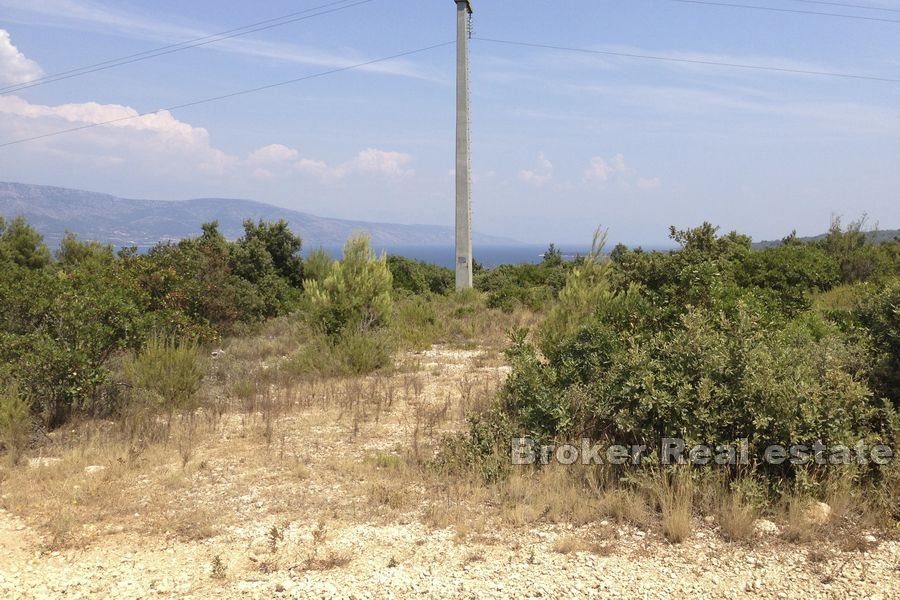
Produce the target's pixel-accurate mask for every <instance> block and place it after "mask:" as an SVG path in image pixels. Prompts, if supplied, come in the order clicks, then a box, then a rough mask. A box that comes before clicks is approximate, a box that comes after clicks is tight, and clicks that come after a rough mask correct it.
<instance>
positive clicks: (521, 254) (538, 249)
mask: <svg viewBox="0 0 900 600" xmlns="http://www.w3.org/2000/svg"><path fill="white" fill-rule="evenodd" d="M324 248H325V251H326V252H328V254H329V256H331V257H332V258H340V257H341V252H342V248H341V247H340V246H324ZM313 249H314V248H304V251H303V253H304V255H305V254H307V253H308V252H309V251H310V250H313ZM546 250H547V246H546V245H542V246H531V245H522V246H475V247H474V248H473V249H472V256H473V257H474V258H475V260H476V261H478V262H479V263H481V264H482V265H483V266H484V267H485V268H488V269H490V268H493V267H496V266H498V265H506V264H522V263H531V264H536V263H539V262H541V259H542V258H543V255H544V252H545V251H546ZM559 250H560V252H562V254H563V257H564V258H566V259H571V258H575V256H577V255H579V254H581V255H584V254H587V253H588V252H590V250H591V249H590V247H589V246H560V247H559ZM375 252H376V253H378V254H381V253H382V252H386V253H387V254H394V255H398V256H405V257H406V258H412V259H414V260H421V261H424V262H427V263H431V264H435V265H440V266H442V267H447V268H448V269H452V268H453V266H454V261H453V255H454V252H453V248H452V247H450V246H446V247H445V246H386V247H378V246H376V247H375Z"/></svg>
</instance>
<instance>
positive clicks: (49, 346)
mask: <svg viewBox="0 0 900 600" xmlns="http://www.w3.org/2000/svg"><path fill="white" fill-rule="evenodd" d="M861 225H862V224H861V223H851V224H850V225H849V226H847V227H843V226H842V225H841V223H840V222H838V221H836V222H835V223H834V225H833V227H832V229H831V231H830V232H829V234H828V235H827V236H826V237H825V238H824V239H822V240H820V241H816V242H815V243H801V242H799V241H798V240H797V239H796V238H795V237H794V236H791V237H788V238H786V239H785V240H784V241H783V243H782V244H781V245H779V246H777V247H770V248H765V249H762V250H753V249H751V243H750V239H749V238H747V237H745V236H742V235H739V234H737V233H729V234H726V235H720V234H719V233H718V232H717V231H716V229H715V228H714V227H712V226H711V225H709V224H703V225H702V226H700V227H697V228H695V229H689V230H685V231H679V230H675V229H674V228H673V229H672V230H671V232H670V234H671V237H672V239H673V240H674V241H675V242H677V244H678V245H679V248H678V249H677V250H674V251H671V252H645V251H642V250H640V249H628V248H625V247H622V246H619V247H616V248H613V249H612V251H611V252H610V253H609V254H605V253H604V252H603V243H604V235H603V234H602V233H598V236H597V238H596V239H595V241H594V250H593V251H592V252H591V253H590V254H589V255H587V256H584V257H580V258H578V259H577V260H574V261H564V260H562V258H561V257H560V255H559V253H558V252H556V251H555V249H553V248H552V247H551V248H550V250H549V251H548V252H547V254H546V255H545V258H544V261H543V263H541V264H537V265H505V266H501V267H498V268H496V269H493V270H483V269H482V270H479V271H478V272H477V274H476V289H475V290H469V291H466V292H463V293H455V292H453V291H452V287H453V275H452V273H451V272H450V271H449V270H447V269H443V268H440V267H436V266H433V265H427V264H423V263H418V262H416V261H412V260H409V259H405V258H402V257H396V256H390V257H377V256H375V255H374V254H373V253H372V251H371V249H370V248H369V245H368V243H367V241H366V240H365V238H356V239H351V240H349V241H348V242H347V245H346V247H345V250H344V255H343V257H342V258H340V259H338V260H331V259H330V258H328V257H327V255H325V254H324V253H323V252H314V253H312V254H311V255H310V256H309V257H308V258H307V259H305V260H301V259H300V258H299V250H300V247H301V240H300V239H298V238H297V237H296V236H295V235H293V234H292V233H291V232H290V231H289V229H288V228H287V226H286V225H285V224H284V223H283V222H282V223H274V224H273V223H264V222H260V223H253V222H250V221H248V222H247V223H246V224H245V235H244V236H243V237H242V238H240V239H239V240H237V241H234V242H229V241H227V240H225V239H224V238H223V237H222V236H221V235H220V234H219V233H218V231H217V228H216V225H215V224H214V223H212V224H208V225H205V226H204V227H203V231H202V233H201V235H199V236H198V237H196V238H194V239H190V240H185V241H182V242H178V243H167V244H160V245H158V246H156V247H155V248H153V249H152V250H151V251H150V252H148V253H147V254H143V255H142V254H138V253H136V252H134V251H133V250H127V249H126V250H122V251H119V252H114V251H113V250H112V249H111V248H109V247H104V246H100V245H97V244H94V243H90V242H82V241H79V240H76V239H75V238H73V237H68V238H66V240H65V241H64V242H63V243H62V245H61V246H60V248H59V249H58V250H56V251H55V252H54V253H51V251H50V250H49V249H48V248H46V247H45V246H44V245H43V243H42V241H41V238H40V236H39V235H37V234H36V233H35V232H34V231H33V230H32V229H31V228H30V227H29V226H28V225H27V223H25V222H23V221H21V220H14V221H11V222H0V358H2V366H0V442H2V446H3V448H4V450H5V452H4V456H3V460H4V461H5V463H6V464H5V465H4V466H3V467H2V471H0V486H2V491H3V493H2V502H3V505H4V506H5V507H6V508H7V509H9V510H12V511H15V512H17V513H19V514H21V515H22V516H24V517H25V518H28V519H32V520H33V522H34V523H35V524H36V525H38V526H41V527H43V528H44V529H45V530H46V531H47V532H48V534H49V535H50V537H51V539H52V540H54V543H55V544H57V545H60V546H64V545H66V544H72V543H77V542H76V540H78V539H82V538H79V537H78V535H77V534H76V532H78V531H82V529H83V528H80V527H79V526H80V525H83V523H84V522H85V521H90V522H91V523H92V524H93V525H94V526H96V527H100V526H101V525H102V524H103V519H104V518H105V516H110V515H114V516H115V517H116V518H117V519H121V518H124V515H130V514H132V513H135V514H137V513H141V514H142V515H143V516H142V517H141V519H140V523H141V524H137V523H135V524H133V525H134V527H135V528H136V529H137V530H142V529H141V528H142V527H149V528H151V529H154V528H155V529H154V530H160V528H162V529H164V530H167V531H174V532H175V533H176V534H177V535H178V536H181V537H182V538H184V539H196V538H197V537H200V538H203V537H210V536H214V535H216V533H217V531H218V530H219V528H221V527H223V526H225V525H227V524H228V523H227V516H226V515H227V514H228V512H227V511H225V510H221V511H219V510H216V511H210V510H208V509H204V508H202V507H200V506H197V505H194V504H192V502H191V495H190V494H189V493H187V492H185V493H182V491H184V490H186V489H187V488H190V487H192V486H194V485H197V482H198V481H204V482H206V483H205V484H208V485H209V486H214V485H225V484H224V483H222V482H221V481H220V479H221V478H222V477H224V476H223V475H221V474H220V473H219V472H218V471H215V474H214V472H213V471H211V470H210V469H211V467H210V465H211V464H213V463H214V462H215V461H216V460H225V458H223V457H225V456H226V455H227V456H231V458H233V459H234V460H232V461H231V462H230V463H229V464H231V465H234V464H240V465H243V467H241V468H247V469H248V470H249V469H251V467H252V469H254V470H253V473H257V475H258V471H256V470H255V469H256V468H257V467H258V466H265V465H269V466H272V468H274V469H275V471H276V475H273V476H272V477H275V478H276V479H277V482H275V483H273V484H272V485H273V486H275V487H276V488H277V489H278V491H279V493H280V494H284V495H285V497H292V494H293V492H292V491H290V490H291V489H292V488H291V486H303V485H305V483H304V482H308V481H309V480H311V479H314V478H316V476H317V473H316V472H315V471H314V470H313V469H323V470H326V471H328V472H329V473H332V474H333V476H334V477H336V478H338V480H340V481H341V482H343V483H342V485H344V487H343V488H342V490H343V491H342V496H341V497H323V498H320V501H319V503H318V504H316V503H315V502H313V503H312V504H308V505H306V506H305V507H304V509H305V510H309V511H313V510H314V511H318V512H319V513H321V514H332V516H334V515H337V514H338V512H339V510H340V509H342V508H346V509H347V510H348V511H350V512H351V513H352V514H353V515H354V518H358V519H359V518H366V519H391V518H396V517H397V516H398V515H409V514H411V513H412V514H414V515H415V518H417V519H420V520H421V521H422V522H424V523H426V524H428V525H429V526H432V527H437V528H443V527H447V526H452V527H454V528H455V530H456V532H457V537H458V538H459V539H460V540H465V539H467V538H473V537H479V536H485V535H487V533H488V531H489V530H490V529H491V527H489V525H491V526H496V525H503V526H508V527H517V526H521V525H527V524H532V523H537V522H551V523H574V524H576V525H582V524H585V523H589V522H593V521H600V520H605V519H609V520H613V521H616V522H621V523H629V524H631V525H634V526H637V527H639V528H642V529H646V530H658V531H659V532H660V533H661V534H662V535H663V536H664V537H665V538H666V539H668V540H669V541H671V542H681V541H683V540H685V539H686V538H688V537H689V536H690V535H691V531H692V523H693V522H694V521H696V519H698V518H701V517H706V518H708V519H711V521H713V522H715V523H716V525H717V527H718V528H719V529H720V531H721V533H722V535H723V537H725V538H726V539H729V540H734V541H741V540H745V539H747V538H748V537H749V536H750V535H751V534H752V533H753V530H754V523H755V521H756V520H757V519H758V518H759V517H761V516H767V517H769V518H773V519H775V520H778V521H782V522H783V523H784V535H785V537H786V538H789V539H792V540H794V541H804V540H807V539H811V538H813V537H815V536H816V535H819V534H820V533H822V532H827V531H832V530H834V529H836V528H837V529H840V530H841V531H845V532H846V531H848V530H849V529H848V528H851V529H852V531H855V532H857V533H858V531H860V527H859V526H860V524H864V525H865V527H868V528H879V530H883V531H885V532H890V531H891V530H896V527H897V523H898V520H900V504H898V499H897V496H896V490H897V489H900V464H898V462H897V461H894V462H891V463H890V464H887V465H876V464H853V465H843V464H842V465H817V464H814V463H812V464H806V465H794V464H791V463H789V462H785V463H782V464H780V465H771V464H765V463H763V462H760V461H754V462H753V463H752V464H751V465H749V466H733V467H720V466H707V467H691V466H689V465H678V466H670V467H666V466H661V465H658V464H644V465H609V464H602V465H595V466H594V465H591V466H586V465H572V466H562V465H547V466H544V467H541V466H514V465H512V464H511V463H510V460H509V451H510V440H511V439H512V438H514V437H519V436H529V437H531V438H533V439H534V440H536V441H537V442H538V443H546V444H551V443H563V442H567V441H572V440H578V439H581V438H586V437H589V438H591V439H594V440H597V441H599V442H603V441H607V442H609V443H622V444H646V445H648V446H650V447H658V445H659V440H660V439H661V438H664V437H680V438H683V439H684V440H685V441H686V442H687V443H688V444H693V443H710V444H729V443H735V442H737V441H738V440H740V439H744V438H746V439H747V440H749V445H750V450H751V453H752V454H753V456H757V453H758V452H759V451H760V450H761V449H762V448H764V447H765V446H766V445H768V444H772V443H781V444H788V445H789V444H808V445H812V444H813V443H814V442H816V441H821V442H823V443H824V444H827V445H829V446H834V445H836V444H844V445H846V446H848V447H850V448H852V447H854V445H855V444H856V443H857V442H858V441H860V440H864V441H866V442H867V443H870V444H872V443H884V444H888V445H892V446H893V447H895V448H896V447H897V443H898V441H900V439H898V435H900V417H898V409H900V241H898V240H893V241H890V242H884V243H878V244H872V243H867V242H866V240H865V236H864V234H863V232H862V231H861ZM432 348H438V349H441V350H440V351H441V352H445V353H449V354H448V355H449V356H455V355H453V353H462V355H465V356H466V357H468V358H466V360H467V361H469V362H466V363H465V364H463V363H458V362H457V363H454V362H452V361H451V362H450V363H448V365H449V366H448V365H442V363H441V361H440V360H437V359H435V358H434V357H433V356H432V355H430V354H429V352H434V351H433V350H432ZM465 353H469V354H465ZM441 356H443V355H441ZM505 364H508V365H509V368H506V367H504V365H505ZM460 365H462V366H460ZM400 406H402V410H401V409H400V408H398V407H400ZM389 414H390V415H394V417H393V418H394V421H392V423H393V422H395V421H396V422H398V423H400V429H399V430H394V429H390V428H389V426H388V424H387V415H389ZM397 415H399V416H397ZM398 419H399V420H398ZM330 423H335V424H338V425H340V428H339V429H338V430H335V433H334V436H335V439H323V438H322V436H327V432H328V431H329V427H330V425H329V424H330ZM382 423H384V428H385V429H384V432H382V434H380V437H378V436H375V437H376V438H378V439H377V440H376V441H378V443H379V444H381V445H380V446H378V445H375V446H374V447H373V446H372V445H369V446H366V445H365V443H364V441H363V440H360V441H359V443H360V444H362V446H363V447H365V448H366V449H365V450H364V451H361V452H359V453H357V455H356V456H355V457H354V460H351V459H349V458H347V456H346V455H345V454H340V453H335V451H334V448H335V447H339V449H340V450H341V452H344V453H346V452H347V451H349V450H348V449H349V448H351V447H352V444H353V443H354V440H357V436H358V435H360V432H361V431H363V430H365V431H368V432H369V434H370V435H374V434H372V431H373V429H372V427H373V426H374V425H373V424H382ZM393 426H394V425H391V426H390V427H393ZM313 428H315V432H316V434H315V435H316V436H318V437H314V436H312V433H311V432H312V431H313ZM304 432H305V434H304ZM348 434H349V436H350V439H349V440H348V439H346V438H345V437H344V436H347V435H348ZM304 436H305V437H304ZM337 437H340V438H341V439H340V440H337ZM342 444H343V445H342ZM373 444H374V442H373ZM329 448H330V450H331V453H329V452H330V451H329ZM317 452H319V454H316V453H317ZM313 454H316V456H317V458H316V459H315V460H314V459H312V458H311V456H312V455H313ZM50 459H53V461H52V462H50V463H47V461H48V460H50ZM229 460H230V459H229ZM29 461H31V462H32V463H33V464H38V465H41V464H46V465H47V466H44V467H41V468H37V469H35V468H30V467H29V466H28V463H29ZM42 461H43V462H42ZM235 461H238V462H237V463H236V462H235ZM170 463H171V464H172V465H176V466H177V468H168V467H167V468H166V469H163V470H162V471H159V470H158V469H157V470H154V466H155V465H161V464H162V465H169V464H170ZM91 465H99V466H102V467H103V473H102V475H101V476H99V477H86V476H85V475H84V468H85V467H89V466H91ZM254 476H256V475H254ZM266 477H268V476H266ZM154 478H155V479H154ZM76 482H77V483H76ZM217 482H218V483H217ZM229 485H232V484H231V483H229ZM235 485H236V484H235ZM73 486H74V487H73ZM142 486H143V487H142ZM132 487H133V488H134V489H138V488H139V489H141V490H142V494H144V495H142V496H141V498H140V500H139V499H138V498H137V497H131V496H129V495H128V494H129V492H128V490H129V489H131V488H132ZM229 489H230V488H229ZM210 493H211V492H210ZM217 493H219V494H220V495H221V490H219V491H218V492H217ZM146 494H149V495H150V496H152V497H153V498H155V499H156V500H155V501H156V502H157V503H160V504H158V505H157V506H156V508H155V509H154V508H153V506H150V507H148V505H147V501H146V497H147V495H146ZM235 494H239V492H237V491H235ZM345 495H349V497H345ZM354 498H356V499H359V498H362V499H363V500H364V501H363V508H362V509H361V508H360V505H359V503H358V502H356V501H355V500H354ZM815 501H824V502H826V503H827V504H828V505H829V507H830V508H829V510H830V513H829V517H828V519H819V520H815V519H813V520H812V521H810V519H811V517H810V512H809V507H810V506H811V505H812V504H811V503H813V502H815ZM223 502H224V501H223ZM284 510H285V511H288V509H287V508H284ZM291 510H297V509H296V507H295V508H293V509H291ZM360 510H363V512H364V515H362V516H361V515H360V512H359V511H360ZM154 511H155V512H154ZM404 518H406V517H404ZM160 523H162V525H161V524H160ZM323 527H324V526H323ZM323 535H324V534H323ZM87 537H88V538H89V537H90V536H87ZM850 538H852V539H855V540H857V541H858V540H859V539H860V536H859V535H857V534H853V535H852V536H850ZM850 538H848V539H850ZM272 539H273V540H274V541H272V544H273V545H274V546H278V544H279V543H280V538H279V537H278V535H277V528H276V534H272ZM614 542H615V540H614V539H611V538H610V539H607V538H603V537H601V538H598V539H591V540H585V539H579V538H577V537H572V536H569V537H567V538H565V539H560V540H558V541H557V542H556V547H555V550H556V551H557V552H559V553H561V554H566V553H570V552H578V551H593V552H596V553H598V554H607V553H610V552H613V551H614ZM859 543H862V542H859ZM316 552H318V551H315V552H313V550H310V556H309V557H308V558H307V562H306V563H304V564H308V565H311V566H310V568H311V569H312V568H313V566H315V568H330V567H329V566H328V565H340V564H342V561H343V562H345V561H344V558H343V557H341V556H338V555H328V554H325V555H322V554H317V553H316ZM273 553H274V551H273ZM472 560H473V561H477V560H478V558H477V557H474V558H473V559H472ZM222 569H224V567H222V566H221V565H220V566H219V567H218V568H217V569H216V573H220V574H221V573H224V571H223V570H222ZM223 576H224V575H223Z"/></svg>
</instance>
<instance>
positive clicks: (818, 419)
mask: <svg viewBox="0 0 900 600" xmlns="http://www.w3.org/2000/svg"><path fill="white" fill-rule="evenodd" d="M670 236H671V238H672V239H673V240H674V241H675V242H676V243H678V245H679V248H678V249H677V250H674V251H671V252H644V251H642V250H641V249H634V250H631V249H628V248H625V247H623V246H619V247H616V248H615V249H614V250H613V251H612V253H611V254H610V255H608V256H606V255H604V254H603V253H602V251H601V249H602V246H603V242H604V237H605V236H604V235H603V234H602V233H599V232H598V235H597V236H596V237H595V240H594V247H593V251H592V252H591V254H590V255H589V256H587V257H585V258H584V259H582V260H580V261H578V262H577V263H575V264H572V265H571V266H570V268H569V269H568V271H567V276H566V281H565V285H564V287H562V289H561V290H560V291H559V294H558V300H556V301H555V302H553V303H551V304H550V308H549V310H548V311H547V316H546V318H545V319H544V321H543V323H542V324H541V325H540V327H538V328H537V329H536V330H534V331H528V330H519V331H516V332H514V333H513V335H512V336H511V338H510V340H511V341H510V345H509V347H508V348H507V357H508V359H509V361H510V362H511V364H512V367H513V371H512V374H511V375H510V377H509V378H508V380H507V381H506V383H505V385H504V386H503V388H502V390H501V393H500V398H499V401H498V404H497V406H496V409H495V411H494V412H493V413H490V414H489V415H487V416H482V417H479V418H478V419H477V420H473V422H472V429H471V432H470V434H469V436H468V439H467V440H464V445H465V447H466V450H465V451H460V450H459V449H458V448H456V449H451V450H450V451H448V454H447V456H446V457H445V460H451V459H452V460H456V461H457V462H458V461H459V457H460V455H463V456H464V458H465V460H464V461H463V462H465V463H466V464H476V465H477V464H479V461H480V464H481V465H482V467H481V468H482V471H483V472H484V474H485V475H487V476H489V477H491V478H493V477H496V469H495V464H496V456H497V453H498V452H503V451H504V448H503V444H508V440H509V438H510V437H512V436H519V435H524V436H529V437H531V438H533V439H534V440H535V442H536V443H537V444H554V443H556V444H558V443H564V442H565V441H567V440H571V439H578V438H582V437H591V438H593V439H596V440H608V441H609V442H610V443H623V444H624V443H628V444H646V445H647V446H649V447H650V448H659V442H660V440H662V439H663V438H667V437H668V438H681V439H683V440H685V442H686V443H687V444H688V445H689V446H690V445H692V444H709V445H712V446H716V445H719V444H737V443H738V441H739V440H741V439H745V438H746V439H748V440H749V444H750V452H751V456H761V454H762V451H763V449H765V448H766V447H767V446H769V445H771V444H784V445H785V446H790V445H793V444H804V445H807V446H810V447H811V446H812V445H813V444H814V443H815V442H817V441H819V442H822V443H823V444H825V445H829V446H835V445H840V444H842V445H845V446H848V447H853V445H854V444H856V442H857V441H859V440H864V441H866V442H867V443H896V441H897V440H898V434H900V419H898V413H897V409H898V406H900V404H898V401H900V393H898V392H900V386H898V382H900V375H898V373H900V363H898V359H897V357H898V356H900V346H898V339H900V336H898V324H900V293H898V289H900V288H898V287H897V285H898V279H897V277H898V275H900V261H898V260H897V258H896V257H897V254H896V253H897V250H898V247H900V244H898V242H897V241H896V240H894V241H891V242H885V243H882V244H877V245H876V244H869V243H867V242H866V237H865V235H863V234H861V233H860V224H859V223H854V224H851V225H850V226H849V227H848V228H846V229H841V227H840V223H839V222H836V223H835V225H834V226H833V227H832V230H831V231H830V232H829V234H828V235H827V236H825V237H824V238H823V239H822V240H818V241H815V242H811V243H802V242H799V241H798V240H796V239H794V238H789V239H786V240H785V242H784V243H783V244H781V245H779V246H777V247H768V248H764V249H762V250H758V251H754V250H752V246H751V241H750V239H749V238H748V237H746V236H742V235H739V234H737V233H735V232H732V233H729V234H725V235H719V234H718V232H717V230H716V228H715V227H713V226H712V225H710V224H708V223H704V224H703V225H701V226H700V227H697V228H694V229H688V230H676V229H675V228H672V229H671V231H670ZM842 285H843V286H846V285H853V286H855V287H854V291H853V293H852V294H850V295H849V298H844V297H841V298H840V299H838V297H835V298H834V299H833V300H834V302H830V303H829V305H827V306H826V305H824V304H823V300H822V299H823V298H825V297H826V296H827V295H828V294H831V293H832V292H834V291H836V290H838V289H840V288H839V286H842ZM844 296H846V294H844ZM823 308H824V310H823ZM486 419H487V420H486ZM505 452H507V453H508V447H506V448H505ZM454 457H455V458H454ZM754 468H755V469H756V470H757V476H759V477H761V478H763V479H764V481H766V482H768V483H767V485H768V486H769V489H771V490H773V491H779V490H780V491H782V492H784V491H786V490H797V491H802V492H804V493H806V492H810V493H813V492H818V493H820V494H823V493H825V490H826V489H827V487H828V481H827V479H826V478H825V477H824V474H823V472H822V471H821V470H816V469H815V467H814V466H813V467H811V466H809V465H794V464H792V463H790V462H789V461H786V462H784V463H782V464H780V465H770V464H763V463H761V464H758V465H756V466H755V467H754ZM623 469H624V467H623ZM881 471H882V470H881V469H879V468H878V467H877V466H871V465H870V467H869V468H868V469H865V468H863V469H861V471H860V472H859V477H860V481H868V482H869V483H871V484H873V485H876V484H878V482H879V481H883V478H884V476H885V475H884V473H883V472H881ZM731 474H732V476H735V477H736V476H737V471H736V470H734V471H732V473H731ZM620 476H626V475H625V473H624V471H623V472H622V473H620ZM657 487H658V486H657ZM680 520H684V519H683V515H682V516H681V518H680ZM670 533H671V536H672V537H673V538H677V537H681V536H682V534H681V533H678V532H670Z"/></svg>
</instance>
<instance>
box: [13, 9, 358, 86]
mask: <svg viewBox="0 0 900 600" xmlns="http://www.w3.org/2000/svg"><path fill="white" fill-rule="evenodd" d="M374 1H375V0H357V1H355V2H352V3H351V4H347V2H350V0H338V1H337V2H329V3H327V4H322V5H319V6H314V7H312V8H308V9H305V10H301V11H297V12H293V13H289V14H286V15H282V16H280V17H274V18H272V19H266V20H265V21H258V22H256V23H251V24H249V25H244V26H241V27H236V28H234V29H229V30H227V31H221V32H219V33H213V34H210V35H207V36H203V37H199V38H194V39H191V40H187V41H184V42H179V43H177V44H170V45H168V46H161V47H159V48H153V49H150V50H144V51H143V52H138V53H136V54H129V55H128V56H121V57H119V58H113V59H110V60H105V61H103V62H99V63H95V64H92V65H86V66H83V67H78V68H76V69H70V70H68V71H62V72H59V73H54V74H52V75H45V76H43V77H38V78H36V79H32V80H31V81H26V82H24V83H19V84H16V85H11V86H7V87H5V88H0V94H5V93H10V92H17V91H19V90H24V89H28V88H32V87H37V86H39V85H45V84H48V83H54V82H57V81H62V80H64V79H71V78H73V77H80V76H82V75H87V74H89V73H96V72H97V71H104V70H106V69H112V68H115V67H119V66H122V65H127V64H131V63H135V62H139V61H142V60H148V59H151V58H156V57H158V56H164V55H166V54H172V53H174V52H181V51H182V50H188V49H190V48H197V47H198V46H206V45H209V44H214V43H216V42H221V41H223V40H228V39H231V38H236V37H240V36H243V35H247V34H250V33H256V32H258V31H265V30H267V29H274V28H275V27H282V26H284V25H289V24H291V23H296V22H298V21H305V20H308V19H313V18H315V17H320V16H322V15H327V14H331V13H334V12H338V11H342V10H347V9H348V8H354V7H356V6H360V5H362V4H368V3H369V2H374ZM339 4H342V5H344V6H336V5H339ZM335 6H336V7H335ZM315 11H320V12H315ZM310 13H313V14H310ZM301 15H302V16H301Z"/></svg>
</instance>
